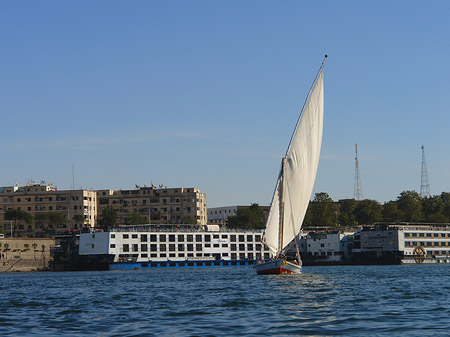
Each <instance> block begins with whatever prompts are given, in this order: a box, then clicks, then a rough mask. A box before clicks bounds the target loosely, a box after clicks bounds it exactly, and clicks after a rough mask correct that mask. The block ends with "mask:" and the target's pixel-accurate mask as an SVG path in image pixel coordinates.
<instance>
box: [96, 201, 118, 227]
mask: <svg viewBox="0 0 450 337" xmlns="http://www.w3.org/2000/svg"><path fill="white" fill-rule="evenodd" d="M116 221H117V212H116V211H115V210H114V208H113V207H112V206H111V205H108V206H106V207H105V208H104V209H103V210H102V213H101V214H100V218H99V220H98V224H99V226H100V227H101V228H103V230H105V231H106V230H108V228H109V227H114V226H115V225H116Z"/></svg>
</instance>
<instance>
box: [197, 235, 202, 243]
mask: <svg viewBox="0 0 450 337" xmlns="http://www.w3.org/2000/svg"><path fill="white" fill-rule="evenodd" d="M195 241H196V242H202V236H201V234H198V235H196V236H195Z"/></svg>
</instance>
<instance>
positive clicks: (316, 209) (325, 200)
mask: <svg viewBox="0 0 450 337" xmlns="http://www.w3.org/2000/svg"><path fill="white" fill-rule="evenodd" d="M311 208H312V224H313V225H319V226H320V225H332V224H336V216H337V205H336V204H335V203H334V201H333V199H331V198H330V196H329V195H328V193H325V192H320V193H316V194H315V197H314V200H313V201H312V203H311Z"/></svg>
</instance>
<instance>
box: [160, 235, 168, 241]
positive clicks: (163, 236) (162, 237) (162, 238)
mask: <svg viewBox="0 0 450 337" xmlns="http://www.w3.org/2000/svg"><path fill="white" fill-rule="evenodd" d="M159 242H166V235H165V234H161V235H160V236H159Z"/></svg>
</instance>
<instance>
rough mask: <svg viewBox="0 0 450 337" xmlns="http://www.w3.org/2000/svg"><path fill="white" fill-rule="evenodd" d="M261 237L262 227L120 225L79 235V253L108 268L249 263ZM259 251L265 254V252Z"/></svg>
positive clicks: (260, 245) (252, 261)
mask: <svg viewBox="0 0 450 337" xmlns="http://www.w3.org/2000/svg"><path fill="white" fill-rule="evenodd" d="M216 227H217V226H216ZM261 238H262V230H245V231H237V230H228V231H223V230H221V231H219V230H218V227H217V229H216V230H213V231H211V230H198V229H195V228H192V227H187V226H184V227H182V226H164V225H159V226H156V225H144V226H140V227H135V228H129V227H121V228H114V229H111V230H110V231H108V232H91V233H82V234H80V240H79V255H80V257H83V258H85V259H86V260H89V259H90V260H92V261H97V262H99V261H103V262H106V263H107V264H108V267H109V269H110V270H119V269H149V268H177V267H231V266H249V265H253V264H254V262H255V259H257V258H259V256H260V255H261V249H264V247H263V244H262V243H261ZM262 254H263V255H266V256H267V257H268V251H262Z"/></svg>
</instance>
